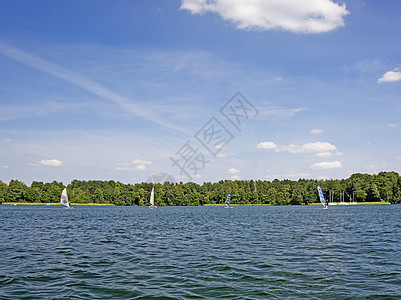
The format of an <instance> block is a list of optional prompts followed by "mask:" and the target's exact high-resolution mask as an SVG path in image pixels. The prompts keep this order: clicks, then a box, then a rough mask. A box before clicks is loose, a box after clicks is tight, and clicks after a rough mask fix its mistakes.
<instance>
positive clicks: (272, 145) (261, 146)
mask: <svg viewBox="0 0 401 300" xmlns="http://www.w3.org/2000/svg"><path fill="white" fill-rule="evenodd" d="M256 148H258V149H277V145H276V144H275V143H273V142H262V143H259V144H257V145H256Z"/></svg>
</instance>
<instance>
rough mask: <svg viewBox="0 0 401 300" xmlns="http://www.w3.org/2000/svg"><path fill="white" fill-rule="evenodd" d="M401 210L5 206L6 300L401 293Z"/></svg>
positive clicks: (2, 287)
mask: <svg viewBox="0 0 401 300" xmlns="http://www.w3.org/2000/svg"><path fill="white" fill-rule="evenodd" d="M400 220H401V205H377V206H373V205H372V206H371V205H366V206H363V205H360V206H359V205H358V206H336V207H334V206H333V207H330V208H329V209H328V210H324V209H322V207H321V206H287V207H269V206H263V207H234V208H233V209H224V208H223V207H159V208H157V209H154V210H150V209H149V208H147V207H84V206H76V207H74V208H73V209H70V210H66V209H62V208H61V207H60V206H6V205H0V230H1V231H0V234H1V237H0V243H1V245H0V299H22V298H26V299H52V298H57V299H60V298H70V299H190V298H193V299H216V298H226V299H266V298H308V299H313V298H316V299H321V298H331V299H333V298H336V299H338V298H380V297H381V298H387V299H391V298H394V299H395V298H400V297H401V223H400Z"/></svg>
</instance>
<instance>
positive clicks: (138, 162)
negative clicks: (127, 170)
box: [132, 159, 152, 165]
mask: <svg viewBox="0 0 401 300" xmlns="http://www.w3.org/2000/svg"><path fill="white" fill-rule="evenodd" d="M132 163H133V164H136V165H150V164H152V162H151V161H148V160H141V159H134V160H133V161H132Z"/></svg>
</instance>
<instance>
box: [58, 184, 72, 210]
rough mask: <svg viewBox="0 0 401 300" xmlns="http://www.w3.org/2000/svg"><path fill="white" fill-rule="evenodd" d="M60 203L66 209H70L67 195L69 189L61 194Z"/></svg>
mask: <svg viewBox="0 0 401 300" xmlns="http://www.w3.org/2000/svg"><path fill="white" fill-rule="evenodd" d="M60 203H61V204H62V205H63V206H64V207H66V208H70V203H69V202H68V195H67V189H66V188H65V189H64V190H63V191H62V193H61V197H60Z"/></svg>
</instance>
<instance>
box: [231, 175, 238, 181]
mask: <svg viewBox="0 0 401 300" xmlns="http://www.w3.org/2000/svg"><path fill="white" fill-rule="evenodd" d="M239 179H240V177H239V176H238V175H233V176H231V180H239Z"/></svg>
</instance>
